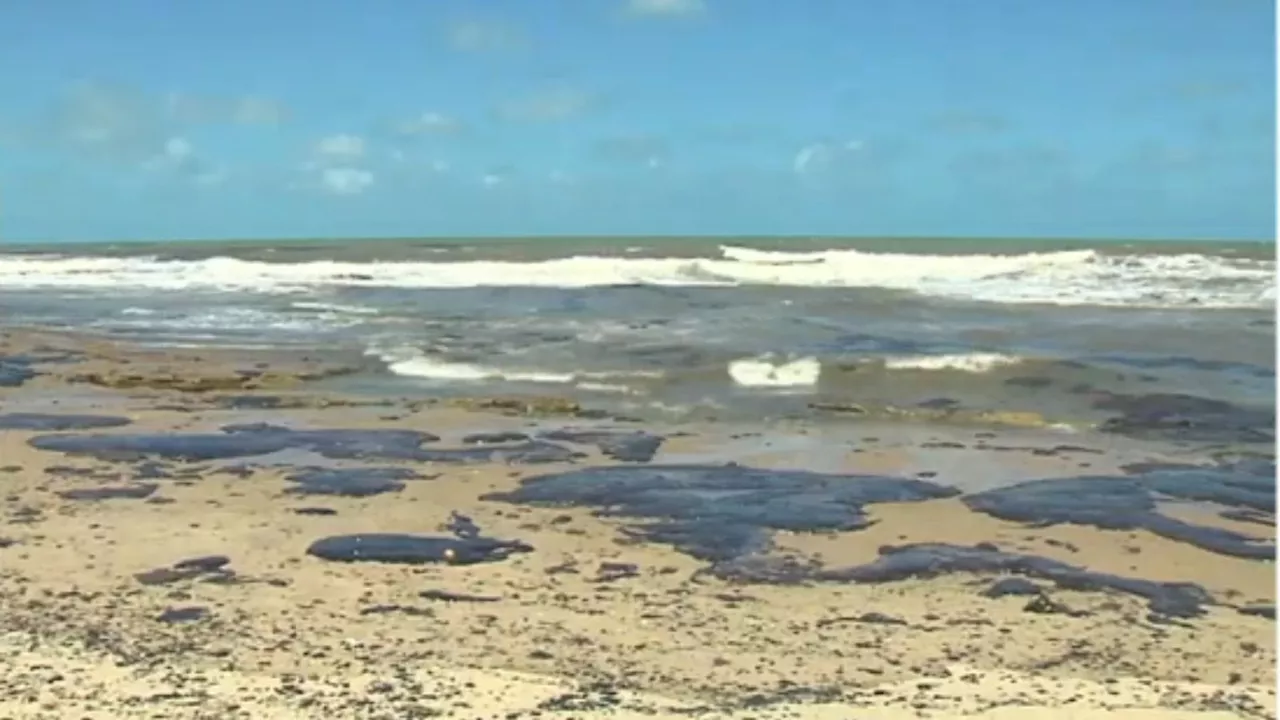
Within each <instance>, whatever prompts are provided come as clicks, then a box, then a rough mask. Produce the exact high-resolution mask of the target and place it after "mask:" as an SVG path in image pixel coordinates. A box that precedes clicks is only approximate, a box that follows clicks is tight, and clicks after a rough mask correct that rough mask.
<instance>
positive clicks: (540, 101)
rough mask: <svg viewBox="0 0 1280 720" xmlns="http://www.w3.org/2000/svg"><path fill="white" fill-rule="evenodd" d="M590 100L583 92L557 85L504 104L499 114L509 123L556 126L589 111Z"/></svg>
mask: <svg viewBox="0 0 1280 720" xmlns="http://www.w3.org/2000/svg"><path fill="white" fill-rule="evenodd" d="M593 100H594V99H593V98H592V97H591V95H590V94H588V93H587V92H586V91H584V90H582V89H580V88H576V87H573V86H572V85H567V84H565V83H557V84H554V85H550V86H547V87H544V88H541V89H539V90H535V91H534V92H531V93H529V94H528V95H525V96H524V97H520V98H517V99H515V100H512V101H511V102H508V103H505V104H503V105H502V106H501V107H499V108H498V112H499V114H500V115H502V116H503V117H504V118H506V119H508V120H519V121H527V122H556V121H561V120H568V119H571V118H574V117H577V116H578V115H581V114H583V113H585V112H587V111H588V110H589V109H591V106H592V104H593Z"/></svg>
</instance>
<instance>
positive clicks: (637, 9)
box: [627, 0, 707, 17]
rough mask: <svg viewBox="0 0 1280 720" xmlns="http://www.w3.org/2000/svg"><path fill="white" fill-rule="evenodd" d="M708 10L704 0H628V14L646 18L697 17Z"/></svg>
mask: <svg viewBox="0 0 1280 720" xmlns="http://www.w3.org/2000/svg"><path fill="white" fill-rule="evenodd" d="M706 9H707V6H706V3H705V2H703V0H628V2H627V12H629V13H631V14H632V15H641V16H645V17H673V16H676V17H679V16H686V15H696V14H698V13H701V12H703V11H704V10H706Z"/></svg>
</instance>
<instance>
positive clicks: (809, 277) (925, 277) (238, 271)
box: [0, 247, 1276, 308]
mask: <svg viewBox="0 0 1280 720" xmlns="http://www.w3.org/2000/svg"><path fill="white" fill-rule="evenodd" d="M1275 269H1276V263H1275V262H1274V261H1272V260H1249V259H1238V258H1224V257H1215V256H1207V255H1200V254H1194V253H1188V254H1182V255H1142V254H1134V255H1105V254H1101V253H1098V252H1095V251H1092V250H1072V251H1064V252H1043V253H1023V254H1018V255H920V254H907V253H871V252H862V251H858V250H824V251H816V252H782V251H762V250H751V249H748V248H738V247H723V248H721V257H719V258H713V259H712V258H701V259H699V258H693V259H690V258H637V257H622V258H617V257H592V256H575V257H568V258H560V259H554V260H545V261H539V262H496V261H475V262H394V263H393V262H363V263H352V262H331V261H315V262H305V263H265V262H257V261H250V260H238V259H234V258H225V257H218V258H209V259H205V260H161V259H158V258H154V257H75V256H59V255H10V256H4V257H0V291H3V290H37V289H63V290H76V289H78V290H99V291H116V292H123V291H128V290H153V291H188V292H190V291H226V292H253V293H271V294H289V293H307V292H315V291H317V290H322V289H325V288H334V287H389V288H466V287H515V286H524V287H592V286H605V285H628V284H646V285H666V286H673V285H675V286H734V285H772V286H790V287H840V288H885V289H892V290H901V291H907V292H914V293H918V294H921V295H926V296H933V297H943V298H952V299H970V300H979V301H988V302H997V303H1015V304H1016V303H1047V304H1057V305H1104V306H1117V305H1118V306H1144V307H1259V308H1261V307H1266V306H1268V305H1272V304H1274V302H1275Z"/></svg>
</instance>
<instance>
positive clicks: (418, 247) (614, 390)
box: [0, 238, 1276, 426]
mask: <svg viewBox="0 0 1280 720" xmlns="http://www.w3.org/2000/svg"><path fill="white" fill-rule="evenodd" d="M1275 271H1276V263H1275V247H1274V245H1272V244H1269V243H1268V244H1261V243H1244V244H1240V243H1234V244H1233V243H1153V242H1133V243H1125V242H1110V243H1089V242H1083V241H1045V240H1026V241H1016V240H889V239H885V240H870V239H858V240H845V239H824V238H786V239H759V238H741V239H726V238H716V239H678V238H661V239H652V238H599V239H590V238H573V239H553V238H547V239H537V238H531V239H521V240H483V241H481V240H470V239H457V240H437V239H432V240H413V239H405V240H350V241H336V240H335V241H324V242H305V241H290V242H266V241H264V242H236V243H214V242H191V243H163V244H161V243H156V244H100V245H58V246H44V247H17V246H11V247H9V248H6V249H5V251H4V252H0V323H3V324H4V325H6V326H11V327H13V326H28V327H30V326H35V327H43V328H58V329H68V330H80V331H86V332H90V333H97V334H102V335H106V336H110V337H115V338H121V339H127V340H129V341H131V342H134V343H141V344H145V345H159V346H181V347H201V346H223V347H227V346H230V347H245V348H274V347H284V348H305V349H313V350H315V351H316V352H317V353H325V352H329V353H338V352H342V353H354V354H357V355H359V356H361V357H363V358H364V359H365V364H364V370H363V371H362V372H360V373H358V374H354V375H348V376H344V377H341V378H336V379H334V380H332V381H326V382H331V383H332V389H333V390H334V391H342V392H351V393H371V394H394V395H399V396H450V395H468V396H476V395H493V394H536V395H547V396H564V397H569V398H573V399H575V400H578V401H580V402H582V403H584V404H589V405H591V406H593V407H607V408H609V409H611V410H613V411H616V412H625V413H628V414H630V415H634V416H637V417H642V418H648V417H660V418H665V419H671V420H680V419H707V418H725V419H734V418H739V419H752V420H756V419H768V418H794V417H805V418H812V419H815V420H817V421H824V420H830V421H836V420H839V419H840V418H843V417H847V416H849V415H850V413H853V414H866V413H873V412H882V413H899V414H901V412H911V411H914V410H921V411H928V410H938V409H944V410H945V409H954V408H968V409H972V410H975V411H1002V412H1018V413H1034V414H1037V415H1038V416H1041V417H1043V418H1045V420H1046V422H1049V423H1053V424H1061V425H1064V426H1072V425H1076V424H1088V423H1090V422H1094V421H1096V420H1097V419H1098V418H1099V417H1100V416H1101V415H1100V413H1099V411H1098V409H1097V408H1096V407H1095V405H1096V402H1095V401H1096V397H1097V393H1098V392H1105V393H1120V394H1138V393H1141V394H1152V393H1175V394H1176V393H1188V394H1194V395H1197V396H1199V397H1204V398H1212V399H1220V400H1226V401H1229V402H1232V403H1236V404H1245V405H1250V406H1265V407H1270V408H1274V396H1275V342H1276V337H1275V315H1274V313H1275V288H1276V284H1275ZM1082 389H1087V390H1088V391H1089V392H1083V391H1082Z"/></svg>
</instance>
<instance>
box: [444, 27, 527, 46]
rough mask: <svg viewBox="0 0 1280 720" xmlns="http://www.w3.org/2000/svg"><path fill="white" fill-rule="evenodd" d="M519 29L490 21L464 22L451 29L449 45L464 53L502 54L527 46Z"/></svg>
mask: <svg viewBox="0 0 1280 720" xmlns="http://www.w3.org/2000/svg"><path fill="white" fill-rule="evenodd" d="M526 41H527V39H526V37H525V34H524V33H523V32H522V31H521V30H520V29H519V28H517V27H515V26H512V25H508V24H506V23H501V22H496V21H489V20H462V21H459V22H455V23H453V25H451V26H450V27H449V44H451V45H452V46H453V48H454V49H455V50H461V51H463V52H501V51H505V50H515V49H519V48H521V47H524V45H525V44H526Z"/></svg>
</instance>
